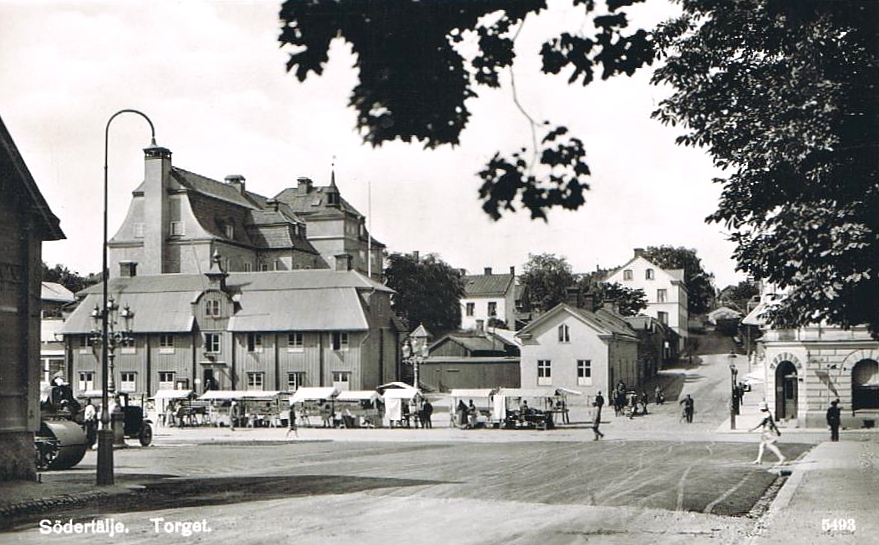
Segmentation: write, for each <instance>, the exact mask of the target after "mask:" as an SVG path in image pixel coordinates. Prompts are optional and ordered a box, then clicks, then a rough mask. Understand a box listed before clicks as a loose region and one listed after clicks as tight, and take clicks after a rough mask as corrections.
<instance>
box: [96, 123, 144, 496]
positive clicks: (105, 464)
mask: <svg viewBox="0 0 879 545" xmlns="http://www.w3.org/2000/svg"><path fill="white" fill-rule="evenodd" d="M125 113H131V114H137V115H139V116H140V117H142V118H144V119H145V120H146V122H147V123H149V125H150V132H151V133H152V145H153V146H155V145H156V129H155V127H153V122H152V121H150V118H148V117H147V116H146V115H145V114H144V113H142V112H139V111H137V110H127V109H126V110H119V111H118V112H116V113H115V114H113V115H112V116H110V119H108V120H107V126H106V127H105V128H104V240H103V246H102V253H103V259H102V267H101V279H102V281H103V282H102V283H103V288H104V289H103V305H102V308H99V309H98V314H100V318H101V390H102V394H101V429H100V430H98V474H97V484H98V486H103V485H112V484H113V483H114V481H115V477H114V475H113V430H112V429H110V411H109V408H108V407H109V404H110V396H109V389H110V384H113V383H112V382H111V381H112V378H110V371H109V369H108V361H109V359H110V358H109V346H110V337H109V312H108V309H109V297H108V295H107V283H108V281H109V280H110V278H109V277H110V275H109V269H108V268H107V158H108V155H109V149H110V147H109V139H110V124H111V123H112V122H113V120H114V119H116V117H118V116H120V115H122V114H125ZM113 388H114V390H115V384H113Z"/></svg>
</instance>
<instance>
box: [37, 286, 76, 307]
mask: <svg viewBox="0 0 879 545" xmlns="http://www.w3.org/2000/svg"><path fill="white" fill-rule="evenodd" d="M40 299H41V300H42V301H55V302H59V303H72V302H73V301H75V300H76V298H75V297H74V296H73V292H72V291H70V290H69V289H67V288H65V287H64V286H62V285H61V284H59V283H57V282H43V284H42V286H41V289H40Z"/></svg>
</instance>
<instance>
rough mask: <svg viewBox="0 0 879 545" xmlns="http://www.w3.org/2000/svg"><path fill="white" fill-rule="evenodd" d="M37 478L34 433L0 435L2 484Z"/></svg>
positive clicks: (0, 478) (0, 477)
mask: <svg viewBox="0 0 879 545" xmlns="http://www.w3.org/2000/svg"><path fill="white" fill-rule="evenodd" d="M36 478H37V472H36V467H35V466H34V434H33V432H29V431H22V432H2V433H0V482H3V481H13V480H26V481H33V480H36Z"/></svg>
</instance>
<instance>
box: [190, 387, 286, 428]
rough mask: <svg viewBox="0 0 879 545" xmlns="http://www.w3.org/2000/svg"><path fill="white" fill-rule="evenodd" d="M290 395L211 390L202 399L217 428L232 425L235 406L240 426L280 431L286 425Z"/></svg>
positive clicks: (275, 392)
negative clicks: (284, 423)
mask: <svg viewBox="0 0 879 545" xmlns="http://www.w3.org/2000/svg"><path fill="white" fill-rule="evenodd" d="M286 397H287V394H286V393H285V392H279V391H263V390H209V391H207V392H205V393H204V394H202V396H201V397H200V398H199V399H198V400H199V401H201V402H204V403H205V404H206V407H207V411H208V418H209V421H210V423H211V424H213V425H215V426H218V427H219V426H231V425H232V404H233V402H234V403H236V404H237V405H238V407H239V409H238V414H239V415H240V419H239V422H238V423H237V425H238V426H241V427H251V428H252V427H276V426H280V425H282V420H283V418H285V415H284V414H283V413H284V410H285V407H286V406H287V403H286Z"/></svg>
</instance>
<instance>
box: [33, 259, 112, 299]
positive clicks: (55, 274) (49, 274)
mask: <svg viewBox="0 0 879 545" xmlns="http://www.w3.org/2000/svg"><path fill="white" fill-rule="evenodd" d="M100 281H101V277H100V275H98V274H90V275H88V276H82V275H80V274H79V273H78V272H75V271H71V270H70V269H68V268H67V267H65V266H64V265H61V264H60V263H56V264H55V266H54V267H52V268H49V266H48V265H46V263H45V262H44V263H43V282H56V283H58V284H61V285H62V286H64V287H65V288H67V289H69V290H70V291H72V292H73V293H76V292H78V291H80V290H83V289H85V288H87V287H89V286H91V285H94V284H97V283H98V282H100Z"/></svg>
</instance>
